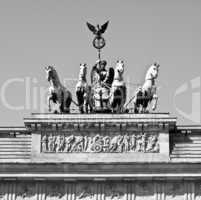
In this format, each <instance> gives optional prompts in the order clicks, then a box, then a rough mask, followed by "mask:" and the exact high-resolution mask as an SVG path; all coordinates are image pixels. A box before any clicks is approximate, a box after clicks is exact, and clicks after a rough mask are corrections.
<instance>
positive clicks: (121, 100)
mask: <svg viewBox="0 0 201 200" xmlns="http://www.w3.org/2000/svg"><path fill="white" fill-rule="evenodd" d="M123 73H124V62H123V61H122V60H118V61H117V63H116V67H115V72H114V81H113V82H112V87H111V90H110V95H111V96H110V106H111V108H112V112H117V113H121V112H125V111H124V104H125V102H126V84H125V82H124V80H123Z"/></svg>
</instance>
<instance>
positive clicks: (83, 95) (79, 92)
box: [75, 64, 92, 113]
mask: <svg viewBox="0 0 201 200" xmlns="http://www.w3.org/2000/svg"><path fill="white" fill-rule="evenodd" d="M86 75H87V65H86V64H80V72H79V79H78V83H77V84H76V87H75V92H76V97H77V101H78V106H79V110H80V112H81V113H84V112H85V113H88V111H89V109H90V112H92V102H91V100H90V99H91V86H89V85H88V83H87V78H86Z"/></svg>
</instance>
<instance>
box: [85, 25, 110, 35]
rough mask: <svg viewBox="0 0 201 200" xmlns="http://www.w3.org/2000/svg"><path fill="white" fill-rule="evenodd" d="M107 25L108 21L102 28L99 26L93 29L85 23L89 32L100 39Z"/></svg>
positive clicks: (92, 26)
mask: <svg viewBox="0 0 201 200" xmlns="http://www.w3.org/2000/svg"><path fill="white" fill-rule="evenodd" d="M108 24H109V21H107V22H106V23H104V24H103V25H102V26H99V24H98V25H97V26H96V27H95V26H94V25H92V24H90V23H89V22H87V26H88V28H89V30H90V31H91V32H92V33H93V34H94V35H96V36H97V37H100V36H101V35H102V34H103V33H104V32H105V31H106V29H107V26H108Z"/></svg>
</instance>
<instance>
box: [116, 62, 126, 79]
mask: <svg viewBox="0 0 201 200" xmlns="http://www.w3.org/2000/svg"><path fill="white" fill-rule="evenodd" d="M123 73H124V61H123V60H118V61H117V63H116V66H115V75H114V79H115V80H122V75H123Z"/></svg>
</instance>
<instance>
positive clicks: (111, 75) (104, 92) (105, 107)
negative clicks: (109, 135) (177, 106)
mask: <svg viewBox="0 0 201 200" xmlns="http://www.w3.org/2000/svg"><path fill="white" fill-rule="evenodd" d="M106 64H107V62H106V61H98V62H97V63H96V65H95V66H94V67H93V68H92V70H91V80H92V83H91V85H88V83H87V65H86V64H80V71H79V78H78V82H77V84H76V87H75V92H76V97H77V102H78V103H75V102H74V101H73V99H72V94H71V92H70V91H69V90H67V89H66V88H65V87H64V86H63V85H62V84H61V82H60V80H59V77H58V74H57V72H56V70H55V68H54V67H52V66H48V67H46V68H45V69H46V73H47V80H48V81H49V83H50V87H49V96H48V107H49V111H52V112H53V113H69V112H70V105H71V102H73V103H75V104H76V105H77V106H78V107H79V111H80V113H88V112H90V113H92V112H95V113H97V112H102V113H106V112H112V113H125V112H128V109H126V106H125V102H126V96H127V92H126V91H127V89H126V84H125V82H124V79H123V73H124V62H123V61H122V60H119V61H117V63H116V66H115V68H114V69H113V68H112V67H110V68H109V70H106V68H105V66H106ZM159 66H160V65H159V64H158V63H154V64H152V65H151V66H150V67H149V69H148V71H147V73H146V77H145V83H144V84H143V85H142V86H141V87H139V88H138V89H137V90H136V92H135V96H134V98H133V102H134V113H147V112H148V105H149V104H150V103H151V102H152V103H153V104H152V110H155V109H156V107H157V100H158V96H157V94H156V85H155V80H156V79H157V77H158V72H159ZM131 100H132V99H131Z"/></svg>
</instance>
